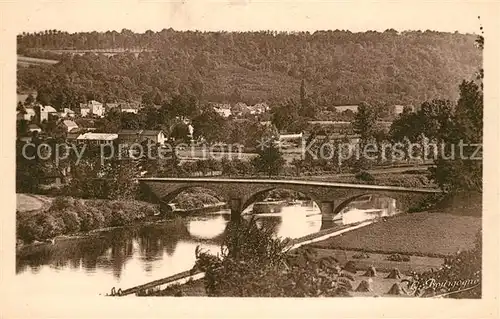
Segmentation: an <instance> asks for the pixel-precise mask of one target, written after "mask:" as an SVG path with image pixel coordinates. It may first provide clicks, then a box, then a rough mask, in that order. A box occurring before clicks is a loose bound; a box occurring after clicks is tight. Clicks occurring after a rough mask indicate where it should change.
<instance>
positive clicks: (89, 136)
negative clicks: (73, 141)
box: [77, 133, 118, 141]
mask: <svg viewBox="0 0 500 319" xmlns="http://www.w3.org/2000/svg"><path fill="white" fill-rule="evenodd" d="M117 138H118V134H115V133H85V134H82V135H80V136H78V137H77V140H92V141H113V140H116V139H117Z"/></svg>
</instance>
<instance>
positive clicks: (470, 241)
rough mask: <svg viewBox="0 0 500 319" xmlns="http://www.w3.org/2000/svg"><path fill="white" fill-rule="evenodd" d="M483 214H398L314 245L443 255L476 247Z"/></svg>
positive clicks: (419, 254)
mask: <svg viewBox="0 0 500 319" xmlns="http://www.w3.org/2000/svg"><path fill="white" fill-rule="evenodd" d="M480 229H481V218H479V217H473V216H457V215H452V214H442V213H430V212H425V213H413V214H405V215H399V216H395V217H393V218H389V219H387V220H386V221H385V222H378V223H374V224H371V225H368V226H366V227H363V228H360V229H356V230H353V231H351V232H348V233H346V234H343V235H341V236H337V237H333V238H330V239H327V240H325V241H322V242H318V243H314V244H312V245H311V246H313V247H316V248H324V249H347V250H363V251H365V252H378V253H400V254H408V255H415V256H435V257H442V256H448V255H452V254H454V253H456V252H457V251H458V250H468V249H472V248H473V247H474V238H475V235H476V234H477V232H478V231H479V230H480Z"/></svg>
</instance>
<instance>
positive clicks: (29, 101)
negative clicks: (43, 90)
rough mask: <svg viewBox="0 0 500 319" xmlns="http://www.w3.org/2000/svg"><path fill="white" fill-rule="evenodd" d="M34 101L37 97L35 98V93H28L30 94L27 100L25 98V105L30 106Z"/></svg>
mask: <svg viewBox="0 0 500 319" xmlns="http://www.w3.org/2000/svg"><path fill="white" fill-rule="evenodd" d="M33 102H35V98H34V97H33V95H32V94H31V93H30V94H28V96H27V97H26V100H24V105H26V106H28V105H31V104H33Z"/></svg>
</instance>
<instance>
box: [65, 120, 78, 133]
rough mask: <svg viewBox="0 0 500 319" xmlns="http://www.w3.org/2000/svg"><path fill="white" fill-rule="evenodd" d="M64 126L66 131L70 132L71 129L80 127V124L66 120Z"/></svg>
mask: <svg viewBox="0 0 500 319" xmlns="http://www.w3.org/2000/svg"><path fill="white" fill-rule="evenodd" d="M63 126H64V127H65V128H66V132H70V131H71V130H74V129H78V125H77V124H76V123H75V122H74V121H71V120H64V121H63Z"/></svg>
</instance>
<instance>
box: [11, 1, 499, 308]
mask: <svg viewBox="0 0 500 319" xmlns="http://www.w3.org/2000/svg"><path fill="white" fill-rule="evenodd" d="M28 2H33V3H34V5H33V8H29V9H27V12H25V14H26V18H24V20H21V19H20V20H19V25H16V34H15V36H16V39H15V50H16V52H15V56H16V60H17V63H16V73H15V77H16V78H15V79H12V81H14V82H15V83H16V84H15V85H16V92H15V96H16V98H17V99H16V100H15V104H16V105H15V107H16V111H15V114H16V120H15V123H16V124H15V132H12V136H11V137H10V139H11V142H13V141H14V140H15V203H16V208H15V215H14V212H12V216H15V217H13V219H14V218H15V221H13V223H12V224H13V225H14V224H15V232H14V233H15V275H13V276H14V277H15V278H14V279H13V282H15V285H14V286H12V287H10V288H9V289H10V290H12V292H13V293H15V294H17V295H20V296H30V297H36V296H44V297H50V298H57V299H58V300H62V301H63V300H65V298H66V297H71V298H83V299H82V300H84V299H85V298H101V299H103V300H104V301H106V300H109V299H110V298H112V299H121V298H123V297H126V298H129V300H130V298H132V299H134V300H135V299H142V298H147V297H153V296H154V297H209V298H212V297H231V298H236V297H267V298H269V297H270V298H282V297H293V298H308V297H309V298H310V297H313V298H319V297H323V298H335V297H338V298H345V297H354V298H367V297H380V298H379V299H384V298H393V299H394V298H396V299H401V298H406V299H408V298H427V299H481V298H483V296H484V291H483V288H484V285H483V282H488V281H489V280H488V279H485V278H483V277H484V276H483V275H484V274H483V262H484V259H483V258H484V256H485V255H484V253H483V244H482V243H483V233H484V232H483V209H484V207H483V203H484V201H483V173H485V174H488V173H487V172H483V136H484V133H483V132H484V126H485V123H484V121H486V120H485V119H483V111H484V110H485V107H484V106H483V105H484V97H483V95H484V93H483V92H484V90H485V85H484V84H483V80H484V76H485V70H484V68H485V67H484V63H483V61H484V59H483V51H484V50H485V46H486V47H487V46H488V41H489V38H488V36H487V34H488V31H489V30H488V29H486V28H485V27H484V21H485V20H484V19H485V18H484V15H481V13H484V7H482V9H481V10H479V9H480V5H479V4H477V10H476V5H475V4H474V2H467V3H461V4H460V3H458V2H457V3H456V4H453V2H450V3H449V4H450V6H445V7H444V6H442V5H441V4H440V3H438V2H436V3H434V2H430V3H422V5H421V6H419V5H417V4H415V3H412V4H411V5H408V7H405V6H404V5H403V3H402V2H400V3H399V4H398V5H397V8H399V9H398V10H399V11H397V12H396V11H394V12H391V11H390V10H389V11H387V10H385V9H384V8H386V7H382V5H381V3H378V4H377V3H374V2H359V3H357V2H353V3H345V2H334V1H330V2H325V3H308V2H297V3H295V4H294V3H288V6H285V5H284V4H283V11H281V10H280V8H281V7H280V6H281V5H282V4H272V3H270V2H269V3H257V2H255V1H251V0H248V1H229V2H224V1H221V2H219V3H210V4H208V3H207V4H204V5H202V4H198V2H196V1H177V2H175V1H174V2H169V1H123V3H120V2H113V1H102V2H95V1H76V2H75V3H74V7H71V5H70V4H69V3H56V2H43V1H42V2H38V1H28ZM35 3H36V5H35ZM267 6H269V12H266V8H267ZM356 6H359V9H358V8H357V7H356ZM453 6H456V7H457V11H458V12H457V13H456V14H455V13H453V12H451V11H447V9H445V8H448V7H450V8H451V7H453ZM58 7H60V8H61V10H60V11H58V10H59V9H56V8H58ZM37 8H38V9H37ZM271 8H272V9H271ZM284 8H287V9H286V10H285V9H284ZM388 8H391V6H388ZM394 8H396V5H394ZM433 8H435V10H433ZM42 9H43V10H42ZM219 9H220V11H217V10H219ZM18 10H21V8H19V9H18ZM37 10H42V11H40V12H45V13H44V14H37V12H38V11H37ZM287 10H288V11H287ZM349 10H350V11H349ZM372 10H375V11H372ZM321 11H323V13H321ZM215 12H218V15H216V13H215ZM347 12H350V13H351V14H350V15H348V14H347ZM445 12H449V13H448V14H445ZM329 13H331V14H329ZM382 13H383V14H385V16H384V18H377V15H379V14H382ZM272 14H276V15H278V16H277V17H276V18H274V17H273V15H272ZM439 15H441V16H442V19H439V18H436V17H438V16H439ZM285 16H288V17H289V18H288V20H280V19H279V17H285ZM294 17H295V18H294ZM108 18H109V19H108ZM417 20H419V21H417ZM485 39H486V40H485ZM485 42H486V44H485ZM494 71H496V70H494ZM488 72H489V70H487V71H486V73H488ZM5 91H6V90H4V92H5ZM12 94H14V92H12ZM3 107H4V108H7V107H10V108H11V109H13V108H14V105H3ZM489 107H495V106H494V105H490V106H489ZM2 121H6V122H7V121H11V122H12V123H13V122H14V119H13V118H11V117H9V118H2ZM2 125H3V124H2ZM12 126H13V124H12ZM2 143H3V142H2ZM495 202H496V201H495ZM9 214H10V212H9ZM2 248H3V247H2ZM6 250H11V251H13V250H14V247H12V248H7V249H6ZM181 299H182V298H181ZM351 299H352V298H351ZM156 300H158V298H156ZM169 300H170V299H169ZM176 300H177V299H176ZM332 300H336V299H332ZM332 302H333V301H332ZM33 315H35V316H36V314H35V313H34V314H33Z"/></svg>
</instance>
